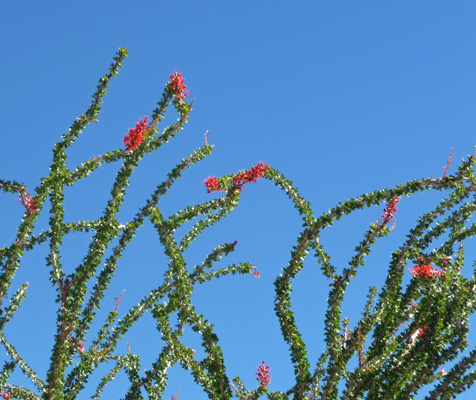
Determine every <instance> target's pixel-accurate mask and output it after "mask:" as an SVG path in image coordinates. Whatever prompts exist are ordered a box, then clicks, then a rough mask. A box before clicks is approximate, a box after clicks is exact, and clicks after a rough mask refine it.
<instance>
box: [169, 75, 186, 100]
mask: <svg viewBox="0 0 476 400" xmlns="http://www.w3.org/2000/svg"><path fill="white" fill-rule="evenodd" d="M170 79H172V82H170V90H172V92H174V94H175V95H176V96H177V99H179V100H182V99H184V98H185V97H187V96H188V91H185V90H186V89H187V86H185V85H184V82H185V79H183V77H182V74H181V73H180V72H177V71H174V72H173V74H172V75H170Z"/></svg>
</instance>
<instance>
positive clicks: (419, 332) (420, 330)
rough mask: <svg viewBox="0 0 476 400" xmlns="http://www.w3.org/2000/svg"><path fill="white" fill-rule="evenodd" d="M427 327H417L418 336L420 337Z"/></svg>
mask: <svg viewBox="0 0 476 400" xmlns="http://www.w3.org/2000/svg"><path fill="white" fill-rule="evenodd" d="M428 329H429V328H428V327H427V326H424V327H423V328H419V329H418V331H417V332H418V337H422V336H424V335H425V334H426V331H427V330H428Z"/></svg>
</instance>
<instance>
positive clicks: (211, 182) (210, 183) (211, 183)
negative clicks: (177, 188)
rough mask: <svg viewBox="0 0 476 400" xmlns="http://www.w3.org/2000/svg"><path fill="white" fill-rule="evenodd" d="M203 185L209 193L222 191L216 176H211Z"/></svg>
mask: <svg viewBox="0 0 476 400" xmlns="http://www.w3.org/2000/svg"><path fill="white" fill-rule="evenodd" d="M203 183H204V184H205V186H206V187H207V193H211V192H216V191H217V190H220V188H219V186H218V179H217V178H216V177H215V176H209V177H208V178H207V179H205V180H204V181H203Z"/></svg>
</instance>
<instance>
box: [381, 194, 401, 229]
mask: <svg viewBox="0 0 476 400" xmlns="http://www.w3.org/2000/svg"><path fill="white" fill-rule="evenodd" d="M398 203H400V199H398V198H397V197H396V196H394V197H393V198H392V200H390V201H389V202H388V203H387V208H385V209H384V210H383V215H382V225H385V224H388V223H389V222H390V221H391V220H392V219H393V214H394V213H396V212H397V211H398V209H397V204H398Z"/></svg>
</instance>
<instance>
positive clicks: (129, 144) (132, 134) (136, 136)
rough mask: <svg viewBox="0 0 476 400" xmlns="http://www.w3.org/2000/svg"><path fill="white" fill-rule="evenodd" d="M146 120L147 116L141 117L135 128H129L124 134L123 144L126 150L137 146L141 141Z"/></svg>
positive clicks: (145, 128)
mask: <svg viewBox="0 0 476 400" xmlns="http://www.w3.org/2000/svg"><path fill="white" fill-rule="evenodd" d="M148 120H149V118H148V117H145V118H144V120H142V119H141V120H140V121H139V122H138V123H137V125H136V127H135V128H132V129H129V133H128V134H127V135H124V144H125V145H126V149H127V150H128V151H129V150H134V149H135V148H137V147H139V145H140V144H141V142H142V141H143V140H144V139H145V136H146V134H147V121H148Z"/></svg>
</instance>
